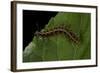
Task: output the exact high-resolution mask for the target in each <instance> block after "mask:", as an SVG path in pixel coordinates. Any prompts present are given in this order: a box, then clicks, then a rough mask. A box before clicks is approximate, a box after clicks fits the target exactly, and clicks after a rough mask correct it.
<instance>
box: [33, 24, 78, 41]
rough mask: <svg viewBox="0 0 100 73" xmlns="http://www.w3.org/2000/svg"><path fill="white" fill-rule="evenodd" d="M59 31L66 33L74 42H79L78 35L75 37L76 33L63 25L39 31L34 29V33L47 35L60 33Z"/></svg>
mask: <svg viewBox="0 0 100 73" xmlns="http://www.w3.org/2000/svg"><path fill="white" fill-rule="evenodd" d="M61 33H64V34H65V35H67V36H68V37H69V38H70V39H71V40H72V41H73V42H75V43H79V41H80V40H79V37H77V36H76V34H75V33H73V32H72V31H71V30H69V29H68V28H65V26H59V27H54V28H53V29H49V30H48V31H41V32H38V31H36V33H35V34H34V35H35V36H42V37H48V36H52V35H55V34H61Z"/></svg>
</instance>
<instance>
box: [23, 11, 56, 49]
mask: <svg viewBox="0 0 100 73" xmlns="http://www.w3.org/2000/svg"><path fill="white" fill-rule="evenodd" d="M56 14H57V12H50V11H33V10H32V11H31V10H23V50H24V49H25V47H26V46H27V45H28V44H29V43H30V42H31V41H32V38H33V37H34V33H35V32H36V31H40V30H41V29H43V28H44V26H45V25H46V24H47V23H48V21H49V20H50V18H51V17H54V16H55V15H56Z"/></svg>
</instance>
